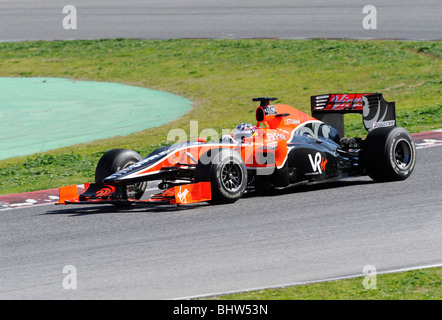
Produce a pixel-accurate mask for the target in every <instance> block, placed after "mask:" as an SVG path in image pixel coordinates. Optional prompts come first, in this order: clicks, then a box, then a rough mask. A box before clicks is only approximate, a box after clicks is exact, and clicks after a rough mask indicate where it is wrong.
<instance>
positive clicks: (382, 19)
mask: <svg viewBox="0 0 442 320" xmlns="http://www.w3.org/2000/svg"><path fill="white" fill-rule="evenodd" d="M68 4H69V5H73V6H75V8H76V10H77V29H68V30H65V29H64V27H63V20H64V19H65V17H66V16H67V15H68V13H63V7H64V6H65V5H68ZM366 5H374V6H375V7H376V13H377V19H376V20H377V21H376V22H377V25H376V29H369V30H366V29H364V28H363V24H362V21H363V19H364V17H366V16H367V13H363V8H364V6H366ZM441 12H442V2H441V1H439V0H422V1H416V0H391V1H383V0H373V1H366V0H355V1H350V0H339V1H336V0H333V1H327V0H317V1H310V0H296V1H293V0H272V1H269V0H241V1H237V0H128V1H121V0H97V1H89V0H70V1H65V2H63V1H62V2H60V1H58V0H2V1H0V41H17V40H71V39H101V38H119V37H121V38H143V39H169V38H206V37H207V38H217V39H225V38H256V37H258V38H262V37H270V38H273V37H275V38H291V39H293V38H361V39H364V38H366V39H373V38H382V39H410V40H441V39H442V19H441Z"/></svg>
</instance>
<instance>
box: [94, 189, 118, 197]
mask: <svg viewBox="0 0 442 320" xmlns="http://www.w3.org/2000/svg"><path fill="white" fill-rule="evenodd" d="M112 192H115V188H114V187H112V186H109V187H104V188H102V189H100V190H98V191H97V192H96V193H95V196H97V197H107V196H108V195H110V194H111V193H112Z"/></svg>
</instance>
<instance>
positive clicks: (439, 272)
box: [210, 268, 442, 300]
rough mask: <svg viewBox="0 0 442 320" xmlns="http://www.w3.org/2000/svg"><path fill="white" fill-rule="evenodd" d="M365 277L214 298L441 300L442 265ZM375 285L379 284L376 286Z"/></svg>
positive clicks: (215, 298)
mask: <svg viewBox="0 0 442 320" xmlns="http://www.w3.org/2000/svg"><path fill="white" fill-rule="evenodd" d="M364 279H365V278H364V277H357V278H352V279H346V280H339V281H329V282H321V283H312V284H306V285H299V286H291V287H285V288H278V289H265V290H257V291H250V292H243V293H236V294H229V295H223V296H217V297H212V298H210V299H214V300H441V299H442V268H429V269H421V270H412V271H406V272H400V273H390V274H381V275H377V276H376V281H375V282H373V280H370V281H367V284H368V285H371V286H372V287H371V288H370V289H368V288H367V289H366V288H365V287H364V285H363V281H364ZM373 285H375V287H373Z"/></svg>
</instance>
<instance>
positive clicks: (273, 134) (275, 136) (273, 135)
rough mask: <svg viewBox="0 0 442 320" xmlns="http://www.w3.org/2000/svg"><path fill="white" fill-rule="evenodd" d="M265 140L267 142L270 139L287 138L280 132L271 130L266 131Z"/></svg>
mask: <svg viewBox="0 0 442 320" xmlns="http://www.w3.org/2000/svg"><path fill="white" fill-rule="evenodd" d="M267 140H268V141H269V142H272V141H279V140H287V138H286V137H285V135H283V134H282V133H277V132H271V133H267Z"/></svg>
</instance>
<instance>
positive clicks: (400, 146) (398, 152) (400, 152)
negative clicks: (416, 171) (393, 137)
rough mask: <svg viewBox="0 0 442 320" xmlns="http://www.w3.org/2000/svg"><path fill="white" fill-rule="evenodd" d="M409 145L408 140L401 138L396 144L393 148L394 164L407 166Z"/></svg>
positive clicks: (409, 159) (410, 156) (409, 161)
mask: <svg viewBox="0 0 442 320" xmlns="http://www.w3.org/2000/svg"><path fill="white" fill-rule="evenodd" d="M411 159H412V155H411V146H410V144H409V143H408V141H405V140H401V141H399V142H398V143H397V144H396V148H395V150H394V161H395V163H396V165H397V166H398V167H399V168H401V169H405V168H407V167H408V166H409V165H410V163H411Z"/></svg>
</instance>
